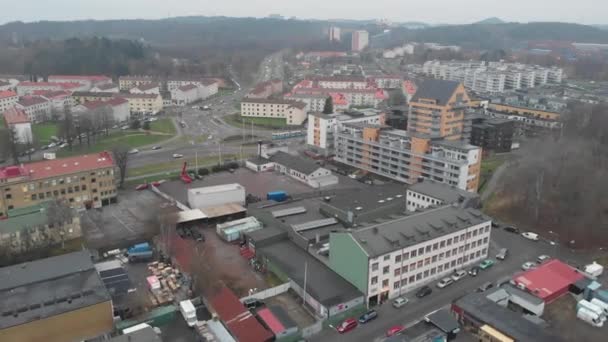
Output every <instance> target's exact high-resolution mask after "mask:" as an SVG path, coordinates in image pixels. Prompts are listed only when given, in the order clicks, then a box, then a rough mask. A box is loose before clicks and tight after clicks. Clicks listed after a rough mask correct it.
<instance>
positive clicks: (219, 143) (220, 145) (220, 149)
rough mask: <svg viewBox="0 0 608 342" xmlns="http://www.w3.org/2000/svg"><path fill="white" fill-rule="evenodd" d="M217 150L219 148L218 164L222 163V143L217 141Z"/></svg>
mask: <svg viewBox="0 0 608 342" xmlns="http://www.w3.org/2000/svg"><path fill="white" fill-rule="evenodd" d="M217 147H218V150H219V157H220V165H222V143H221V142H218V145H217Z"/></svg>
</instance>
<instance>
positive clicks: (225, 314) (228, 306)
mask: <svg viewBox="0 0 608 342" xmlns="http://www.w3.org/2000/svg"><path fill="white" fill-rule="evenodd" d="M211 306H212V307H213V309H215V311H216V312H217V315H218V316H219V317H220V319H221V320H222V321H223V322H224V325H226V327H227V328H228V330H229V331H230V333H231V334H232V336H234V338H235V339H236V340H237V341H239V342H266V341H270V340H272V338H273V337H274V336H273V334H272V333H271V332H270V331H268V330H266V329H265V328H264V327H263V326H262V325H261V324H260V322H258V320H257V319H256V318H255V317H253V315H252V314H251V312H249V310H247V308H245V306H244V305H243V303H241V301H240V300H239V299H238V297H237V296H236V295H235V294H234V292H232V291H231V290H230V289H229V288H227V287H223V288H222V289H221V291H220V292H219V293H218V294H217V295H216V296H215V297H213V298H212V299H211Z"/></svg>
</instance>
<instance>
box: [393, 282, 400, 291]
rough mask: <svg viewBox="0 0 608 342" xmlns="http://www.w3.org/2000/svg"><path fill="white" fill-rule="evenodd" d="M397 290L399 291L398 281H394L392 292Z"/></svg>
mask: <svg viewBox="0 0 608 342" xmlns="http://www.w3.org/2000/svg"><path fill="white" fill-rule="evenodd" d="M398 289H399V281H396V282H395V283H394V284H393V290H398Z"/></svg>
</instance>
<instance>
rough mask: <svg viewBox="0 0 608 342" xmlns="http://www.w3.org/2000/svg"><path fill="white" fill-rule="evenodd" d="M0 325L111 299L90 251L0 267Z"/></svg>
mask: <svg viewBox="0 0 608 342" xmlns="http://www.w3.org/2000/svg"><path fill="white" fill-rule="evenodd" d="M0 279H2V282H0V308H1V309H0V310H1V311H2V319H1V320H0V329H4V328H8V327H11V326H15V325H20V324H24V323H28V322H31V321H34V320H39V319H43V318H46V317H52V316H56V315H59V314H63V313H65V312H69V311H73V310H78V309H80V308H83V307H87V306H91V305H95V304H98V303H102V302H107V301H109V300H110V294H109V293H108V291H107V290H106V288H105V286H104V284H103V283H102V281H101V278H100V277H99V275H98V274H97V270H96V269H95V267H94V266H93V263H92V261H91V254H90V253H89V252H88V251H86V250H85V251H78V252H73V253H68V254H64V255H60V256H55V257H51V258H46V259H40V260H36V261H32V262H26V263H22V264H17V265H13V266H8V267H3V268H0Z"/></svg>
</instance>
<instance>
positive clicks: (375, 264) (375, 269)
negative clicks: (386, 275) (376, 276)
mask: <svg viewBox="0 0 608 342" xmlns="http://www.w3.org/2000/svg"><path fill="white" fill-rule="evenodd" d="M377 270H378V263H377V262H375V263H373V264H372V272H373V271H377Z"/></svg>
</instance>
